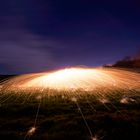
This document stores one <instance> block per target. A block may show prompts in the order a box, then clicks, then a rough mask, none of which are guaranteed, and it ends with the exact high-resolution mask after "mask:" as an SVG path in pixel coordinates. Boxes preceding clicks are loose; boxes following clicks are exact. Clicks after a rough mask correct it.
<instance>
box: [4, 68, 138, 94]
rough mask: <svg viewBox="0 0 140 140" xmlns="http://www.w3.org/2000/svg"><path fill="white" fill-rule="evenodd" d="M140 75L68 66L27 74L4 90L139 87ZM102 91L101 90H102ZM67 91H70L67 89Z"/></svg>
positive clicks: (6, 85)
mask: <svg viewBox="0 0 140 140" xmlns="http://www.w3.org/2000/svg"><path fill="white" fill-rule="evenodd" d="M139 87H140V74H139V73H134V72H130V71H125V70H118V69H103V68H99V69H93V68H69V69H63V70H58V71H55V72H47V73H38V74H27V75H21V76H17V77H15V78H12V79H11V80H8V81H6V82H5V83H4V84H3V86H2V89H4V90H9V91H10V90H11V91H14V90H15V91H17V92H18V91H25V90H29V91H30V93H33V92H36V91H40V92H41V91H43V90H50V92H47V93H48V94H52V92H51V90H56V91H75V90H82V91H93V90H98V91H100V89H103V90H114V89H128V88H129V89H139ZM103 90H102V91H103ZM66 93H68V92H66Z"/></svg>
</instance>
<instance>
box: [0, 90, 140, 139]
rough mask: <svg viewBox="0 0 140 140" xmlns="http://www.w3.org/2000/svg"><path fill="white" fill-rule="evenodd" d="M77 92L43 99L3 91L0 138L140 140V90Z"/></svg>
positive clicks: (0, 103)
mask: <svg viewBox="0 0 140 140" xmlns="http://www.w3.org/2000/svg"><path fill="white" fill-rule="evenodd" d="M54 92H55V91H54ZM78 92H81V91H76V94H78ZM25 95H26V96H25ZM74 95H75V94H73V95H71V96H69V97H68V96H66V95H65V93H61V92H59V93H58V94H57V95H55V96H47V94H45V96H43V98H42V97H40V94H39V93H35V94H28V93H24V94H19V96H17V94H15V93H12V92H7V93H5V92H3V91H1V93H0V139H1V140H5V139H8V140H25V139H31V140H100V139H101V140H127V139H131V140H137V139H140V136H139V135H140V90H139V89H133V90H130V89H129V90H126V89H125V90H114V91H110V92H108V93H106V94H103V96H99V94H96V93H94V94H90V93H89V92H87V93H86V94H85V95H80V96H74ZM33 127H35V129H34V130H33V129H32V128H33ZM31 130H33V131H32V132H31Z"/></svg>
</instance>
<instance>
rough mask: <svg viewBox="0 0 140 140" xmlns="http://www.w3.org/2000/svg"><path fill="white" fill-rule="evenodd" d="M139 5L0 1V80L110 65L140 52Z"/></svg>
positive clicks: (95, 0)
mask: <svg viewBox="0 0 140 140" xmlns="http://www.w3.org/2000/svg"><path fill="white" fill-rule="evenodd" d="M139 5H140V1H138V0H130V1H129V0H113V1H112V0H106V1H105V0H4V1H0V74H19V73H29V72H40V71H47V70H50V69H56V68H63V67H70V66H76V65H86V66H93V67H96V66H100V65H103V64H110V63H113V62H115V61H116V60H119V59H121V58H123V57H125V56H129V55H133V54H135V53H136V52H137V51H138V50H139V49H140V8H139Z"/></svg>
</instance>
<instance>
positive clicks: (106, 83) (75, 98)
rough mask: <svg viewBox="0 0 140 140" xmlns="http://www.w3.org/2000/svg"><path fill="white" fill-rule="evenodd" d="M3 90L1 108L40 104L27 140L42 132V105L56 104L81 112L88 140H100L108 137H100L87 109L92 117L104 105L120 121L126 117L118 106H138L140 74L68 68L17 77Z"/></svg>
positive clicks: (106, 69) (27, 130) (3, 86)
mask: <svg viewBox="0 0 140 140" xmlns="http://www.w3.org/2000/svg"><path fill="white" fill-rule="evenodd" d="M0 90H1V92H0V93H1V94H0V105H1V106H4V104H6V102H8V103H10V104H11V103H13V104H14V102H16V103H18V106H19V105H20V104H21V105H23V104H28V103H31V104H32V103H33V104H34V103H35V105H36V104H37V106H36V111H35V114H34V118H33V120H32V124H30V125H31V126H30V127H28V128H26V132H24V140H26V139H28V140H29V139H30V138H31V137H34V136H35V135H36V133H38V132H39V130H38V129H40V127H38V126H39V124H40V119H39V118H40V113H41V111H40V110H41V109H42V105H45V104H48V103H51V102H54V101H55V104H56V103H58V102H59V101H60V102H62V103H64V104H65V105H69V104H72V105H73V106H74V108H76V110H77V112H78V113H76V114H77V115H79V116H81V118H82V119H83V121H82V122H83V123H84V126H85V128H86V130H87V132H86V133H87V135H88V140H91V139H92V140H100V139H103V138H104V136H105V135H104V130H103V132H102V131H101V134H100V133H99V134H98V130H96V131H97V133H96V131H95V130H94V129H93V126H92V125H91V124H90V123H89V121H88V119H87V117H86V111H85V109H87V108H88V110H90V114H92V113H93V114H94V115H95V114H97V113H98V111H99V110H100V107H99V108H98V106H102V107H103V108H104V109H105V110H106V111H109V112H110V111H111V110H116V112H118V114H119V116H120V117H121V118H123V119H124V118H127V117H128V116H125V115H124V114H123V113H121V111H120V110H119V109H118V106H116V103H117V104H119V105H120V106H122V105H124V106H125V105H133V104H135V105H138V104H139V102H140V100H139V99H140V98H139V93H140V73H138V72H132V71H128V70H122V69H113V68H96V69H94V68H67V69H62V70H58V71H53V72H46V73H45V72H44V73H35V74H26V75H21V76H16V77H14V78H11V79H9V80H7V81H5V82H2V83H1V85H0ZM60 102H59V103H60ZM83 103H84V104H85V105H84V107H83V105H82V104H83ZM97 104H98V106H97ZM57 105H58V104H57ZM53 106H54V104H53ZM49 107H50V106H49ZM50 109H51V108H50ZM45 117H46V116H45ZM91 126H92V127H91ZM99 132H100V131H99ZM102 133H103V134H102Z"/></svg>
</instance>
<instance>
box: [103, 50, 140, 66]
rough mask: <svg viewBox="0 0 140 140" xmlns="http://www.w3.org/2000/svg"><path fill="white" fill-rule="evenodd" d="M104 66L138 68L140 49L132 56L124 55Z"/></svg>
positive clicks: (139, 64)
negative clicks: (122, 57) (120, 58)
mask: <svg viewBox="0 0 140 140" xmlns="http://www.w3.org/2000/svg"><path fill="white" fill-rule="evenodd" d="M104 67H119V68H140V51H139V52H138V53H137V54H136V55H135V56H134V57H130V56H126V57H125V58H124V59H122V60H119V61H117V62H116V63H115V64H113V65H104Z"/></svg>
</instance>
